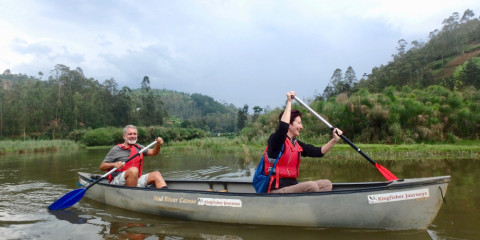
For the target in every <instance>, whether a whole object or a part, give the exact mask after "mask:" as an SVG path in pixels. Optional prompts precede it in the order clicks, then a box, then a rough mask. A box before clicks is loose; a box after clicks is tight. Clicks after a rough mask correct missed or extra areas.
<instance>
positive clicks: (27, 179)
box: [0, 149, 480, 240]
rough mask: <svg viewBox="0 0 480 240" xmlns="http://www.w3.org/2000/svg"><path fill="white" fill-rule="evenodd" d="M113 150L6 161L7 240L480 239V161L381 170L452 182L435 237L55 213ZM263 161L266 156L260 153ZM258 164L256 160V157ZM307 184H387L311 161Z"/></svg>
mask: <svg viewBox="0 0 480 240" xmlns="http://www.w3.org/2000/svg"><path fill="white" fill-rule="evenodd" d="M107 152H108V149H107V150H105V149H104V150H80V151H75V152H67V151H63V152H54V153H36V154H7V155H0V239H88V240H91V239H389V240H393V239H472V240H473V239H480V228H479V226H480V210H479V209H480V191H479V190H480V189H479V187H478V186H477V185H476V183H477V182H478V181H477V178H480V159H455V160H449V159H438V160H428V161H427V160H419V159H415V160H401V161H385V162H381V161H380V160H377V161H379V163H381V164H382V165H383V166H384V167H386V168H387V169H389V170H390V171H391V172H392V173H394V174H395V175H397V177H399V178H411V177H430V176H441V175H451V176H452V181H451V183H450V184H449V187H448V192H447V194H446V199H447V204H444V205H443V206H442V208H441V209H440V212H439V214H438V216H437V218H436V219H435V221H434V222H433V224H432V225H431V226H430V227H429V228H428V229H427V230H411V231H381V230H371V229H338V228H335V229H328V228H302V227H277V226H255V225H239V224H220V223H210V222H196V221H182V220H177V219H170V218H164V217H159V216H153V215H148V214H139V213H135V212H131V211H127V210H122V209H118V208H115V207H109V206H106V205H103V204H100V203H97V202H95V201H92V200H89V199H86V198H83V199H82V200H81V201H79V202H78V203H77V204H75V205H74V206H73V207H70V208H68V209H66V210H62V211H53V212H50V211H48V209H47V207H48V206H49V205H50V204H51V203H53V202H54V201H55V200H57V199H58V198H59V197H61V196H63V195H64V194H66V193H68V192H69V191H71V190H74V189H77V188H79V186H77V181H78V179H77V172H79V171H80V172H93V173H101V172H100V171H99V170H98V166H99V164H100V162H101V161H102V160H103V158H104V156H105V154H106V153H107ZM260 154H261V153H260ZM251 158H253V157H251ZM257 162H258V159H248V158H247V159H245V158H244V157H241V156H236V157H235V156H230V155H215V156H201V155H198V154H191V153H177V154H159V155H158V156H154V157H147V158H146V159H145V163H144V171H145V172H149V171H152V170H159V171H161V172H162V175H163V176H164V177H165V178H167V179H232V180H244V179H251V178H252V175H251V174H252V173H253V171H254V168H255V167H256V166H255V165H256V163H257ZM300 175H301V178H300V180H301V181H305V180H313V179H320V178H328V179H330V180H332V181H333V182H365V181H383V180H384V178H383V176H382V175H381V174H380V173H379V172H378V171H377V169H376V168H375V167H373V166H372V165H371V164H370V163H368V162H367V161H366V160H364V159H363V158H361V156H359V159H354V160H346V159H343V160H338V159H332V158H328V156H326V157H324V158H323V159H321V160H315V159H304V160H302V164H301V169H300Z"/></svg>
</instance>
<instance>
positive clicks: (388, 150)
mask: <svg viewBox="0 0 480 240" xmlns="http://www.w3.org/2000/svg"><path fill="white" fill-rule="evenodd" d="M266 142H267V139H259V140H257V141H255V142H254V143H252V142H251V141H250V142H249V141H247V139H246V138H244V137H234V138H227V137H215V138H203V139H194V140H190V141H181V142H170V143H169V144H168V145H165V146H164V147H163V148H162V152H163V153H166V154H169V153H175V152H191V153H194V154H199V155H208V154H219V153H221V154H231V155H235V156H244V157H245V158H246V159H252V160H255V161H257V160H258V159H259V158H260V156H261V154H262V153H263V151H264V150H265V143H266ZM322 142H324V141H322ZM319 145H320V144H319ZM355 145H357V147H359V148H360V149H361V150H362V151H363V152H364V153H366V154H367V155H369V156H370V157H371V158H372V159H374V160H376V161H377V160H378V161H380V160H382V161H383V160H427V159H472V160H480V141H460V142H457V143H453V144H443V143H442V144H401V145H387V144H357V143H356V144H355ZM110 147H111V146H99V147H89V149H90V148H102V149H103V148H105V149H107V150H108V149H109V148H110ZM83 148H85V147H84V146H83V145H81V144H79V143H76V142H75V141H69V140H40V141H33V140H32V141H0V154H6V153H36V152H48V151H58V150H78V149H83ZM326 157H327V158H336V159H361V160H363V157H362V156H360V154H358V153H357V152H356V151H355V150H354V149H353V148H352V147H350V146H349V145H347V144H345V143H343V142H339V143H338V144H337V145H336V146H335V147H334V148H333V150H332V151H330V152H329V153H328V154H327V155H326Z"/></svg>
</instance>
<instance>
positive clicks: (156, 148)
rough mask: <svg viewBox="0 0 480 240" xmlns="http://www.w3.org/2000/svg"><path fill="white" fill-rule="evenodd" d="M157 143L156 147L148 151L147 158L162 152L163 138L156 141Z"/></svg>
mask: <svg viewBox="0 0 480 240" xmlns="http://www.w3.org/2000/svg"><path fill="white" fill-rule="evenodd" d="M155 141H157V144H155V147H153V149H148V151H147V152H145V156H155V155H157V154H158V153H159V152H160V148H161V146H162V145H163V139H162V138H161V137H158V138H156V139H155Z"/></svg>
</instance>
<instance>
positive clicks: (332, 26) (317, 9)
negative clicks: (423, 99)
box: [0, 0, 480, 109]
mask: <svg viewBox="0 0 480 240" xmlns="http://www.w3.org/2000/svg"><path fill="white" fill-rule="evenodd" d="M466 9H471V10H473V12H474V13H475V17H476V18H478V16H479V14H480V0H460V1H452V0H448V1H445V0H415V1H412V0H403V1H398V0H397V1H390V0H358V1H354V0H340V1H339V0H337V1H322V0H318V1H303V0H292V1H282V0H271V1H268V0H253V1H241V0H231V1H194V0H189V1H160V0H158V1H133V0H132V1H117V0H108V1H107V0H105V1H100V0H99V1H94V0H91V1H80V0H78V1H68V0H57V1H42V0H32V1H28V0H2V1H0V71H1V72H3V71H4V70H6V69H10V71H11V72H12V73H24V74H27V75H29V76H38V72H40V71H41V72H43V73H44V77H43V79H47V78H48V76H49V75H50V71H51V70H53V69H54V67H55V65H56V64H64V65H66V66H68V67H70V69H75V68H77V67H80V68H81V69H82V70H83V71H84V73H85V75H86V77H88V78H90V77H91V78H95V79H96V80H98V81H99V82H103V81H104V80H106V79H109V78H114V79H115V81H116V82H117V83H118V85H119V88H121V87H123V86H128V87H130V88H133V89H134V88H139V87H140V84H141V81H142V79H143V77H144V76H148V77H149V78H150V81H151V87H152V88H158V89H163V88H165V89H168V90H175V91H180V92H185V93H190V94H191V93H201V94H204V95H208V96H211V97H213V98H214V99H215V100H217V101H219V102H225V103H233V104H234V105H235V106H237V107H242V106H243V105H244V104H248V105H249V107H250V109H251V108H252V107H253V106H260V107H266V106H269V107H270V108H275V107H279V106H282V105H283V104H284V102H285V93H286V92H287V91H289V90H295V91H296V92H297V95H298V96H299V97H301V98H303V99H308V98H313V97H314V95H315V94H316V93H322V92H323V90H324V89H325V87H326V86H327V84H328V82H329V80H330V77H331V76H332V74H333V72H334V70H335V69H337V68H340V69H341V70H342V71H343V73H345V71H346V70H347V68H348V67H349V66H352V67H353V69H354V70H355V72H356V76H357V78H358V79H360V78H361V77H362V75H363V74H364V73H371V70H372V68H373V67H379V66H380V65H382V64H384V65H385V64H387V63H388V62H389V61H391V60H392V54H395V53H396V52H397V51H396V47H397V46H398V43H397V42H398V40H400V39H405V40H406V41H407V42H409V43H410V42H412V41H414V40H417V41H423V42H427V41H428V34H429V33H430V32H432V31H434V30H435V29H441V28H442V26H443V25H442V21H443V20H444V19H446V18H448V17H449V16H451V15H452V13H454V12H458V13H459V15H460V17H461V16H462V15H463V13H464V11H465V10H466ZM407 47H408V46H407Z"/></svg>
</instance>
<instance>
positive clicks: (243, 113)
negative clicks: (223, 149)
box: [237, 104, 248, 131]
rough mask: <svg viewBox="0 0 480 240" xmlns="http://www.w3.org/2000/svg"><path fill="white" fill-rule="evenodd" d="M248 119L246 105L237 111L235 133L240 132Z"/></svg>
mask: <svg viewBox="0 0 480 240" xmlns="http://www.w3.org/2000/svg"><path fill="white" fill-rule="evenodd" d="M247 119H248V105H247V104H245V105H244V106H243V108H239V109H238V114H237V131H241V130H242V129H243V128H244V127H245V125H246V124H247Z"/></svg>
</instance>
